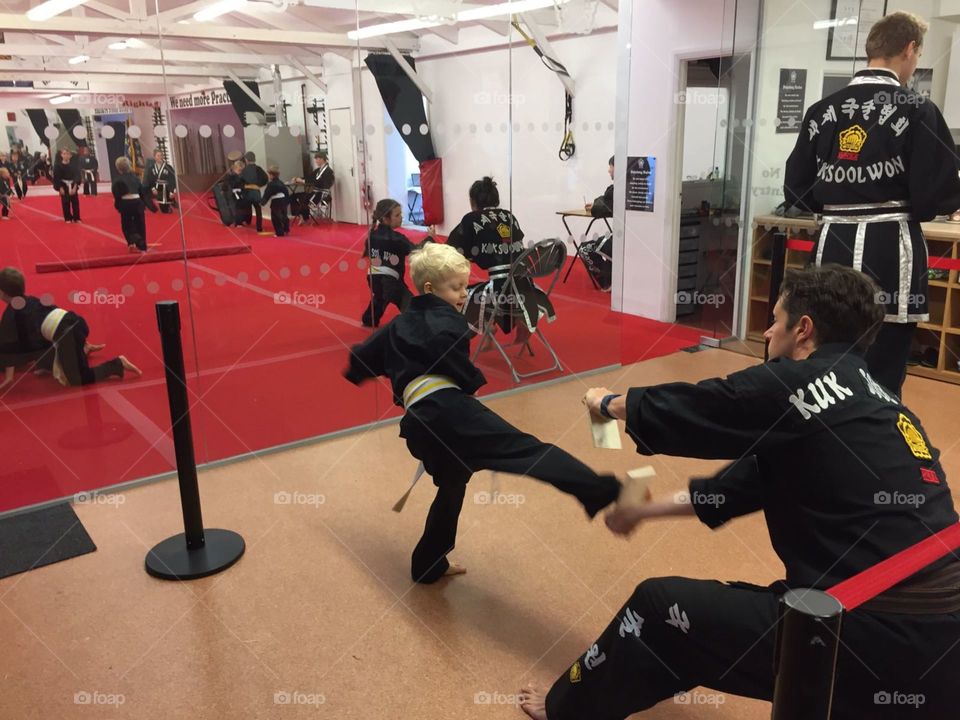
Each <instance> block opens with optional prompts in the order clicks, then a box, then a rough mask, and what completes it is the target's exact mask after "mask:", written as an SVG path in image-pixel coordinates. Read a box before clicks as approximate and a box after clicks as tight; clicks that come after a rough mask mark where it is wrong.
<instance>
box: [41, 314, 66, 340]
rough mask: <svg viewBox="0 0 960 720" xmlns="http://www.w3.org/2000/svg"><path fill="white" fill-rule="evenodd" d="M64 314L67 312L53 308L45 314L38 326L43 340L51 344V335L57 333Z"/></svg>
mask: <svg viewBox="0 0 960 720" xmlns="http://www.w3.org/2000/svg"><path fill="white" fill-rule="evenodd" d="M66 314H67V311H66V310H64V309H63V308H54V309H53V310H51V311H50V312H49V313H48V314H47V316H46V317H45V318H44V319H43V323H42V324H41V325H40V334H41V335H43V339H44V340H46V341H47V342H53V334H54V333H55V332H56V331H57V328H58V327H60V321H61V320H63V316H64V315H66Z"/></svg>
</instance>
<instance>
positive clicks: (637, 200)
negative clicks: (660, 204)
mask: <svg viewBox="0 0 960 720" xmlns="http://www.w3.org/2000/svg"><path fill="white" fill-rule="evenodd" d="M656 179H657V159H656V158H653V157H649V156H646V155H642V156H640V157H628V158H627V210H637V211H639V212H653V199H654V195H655V194H656V192H655V184H656Z"/></svg>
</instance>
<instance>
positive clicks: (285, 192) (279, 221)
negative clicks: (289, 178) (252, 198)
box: [261, 178, 290, 237]
mask: <svg viewBox="0 0 960 720" xmlns="http://www.w3.org/2000/svg"><path fill="white" fill-rule="evenodd" d="M267 203H270V222H272V223H273V230H274V233H275V234H276V236H277V237H283V236H284V235H289V234H290V213H289V209H290V188H288V187H287V185H286V183H284V182H283V181H282V180H281V179H280V178H273V179H272V180H271V181H270V182H268V183H267V187H266V188H264V191H263V200H262V201H261V204H262V205H266V204H267Z"/></svg>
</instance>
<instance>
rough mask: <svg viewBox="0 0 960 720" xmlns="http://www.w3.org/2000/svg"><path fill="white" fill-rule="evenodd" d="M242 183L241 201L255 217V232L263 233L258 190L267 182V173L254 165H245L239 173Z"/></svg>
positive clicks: (261, 209) (261, 210)
mask: <svg viewBox="0 0 960 720" xmlns="http://www.w3.org/2000/svg"><path fill="white" fill-rule="evenodd" d="M240 179H241V180H242V181H243V201H244V203H246V204H247V205H249V207H250V209H251V210H252V211H253V212H254V213H255V214H256V216H257V232H263V208H262V207H261V206H260V203H261V201H262V198H261V195H260V188H262V187H263V186H264V185H266V184H267V182H269V178H268V177H267V173H266V172H265V171H264V169H263V168H262V167H260V166H259V165H257V164H256V163H247V165H246V166H245V167H244V168H243V170H242V171H241V172H240Z"/></svg>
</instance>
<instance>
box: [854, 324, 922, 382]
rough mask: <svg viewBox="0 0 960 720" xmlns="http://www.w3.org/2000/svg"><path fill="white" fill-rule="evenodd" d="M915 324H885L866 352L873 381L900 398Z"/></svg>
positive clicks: (915, 327)
mask: <svg viewBox="0 0 960 720" xmlns="http://www.w3.org/2000/svg"><path fill="white" fill-rule="evenodd" d="M916 329H917V324H916V323H892V322H885V323H884V324H883V326H882V327H881V328H880V332H878V333H877V339H876V340H874V341H873V345H871V346H870V349H869V350H867V356H866V361H867V369H868V370H869V371H870V374H871V375H872V376H873V379H874V380H876V381H877V382H878V383H880V384H881V385H883V386H884V387H885V388H886V389H887V390H889V391H890V392H892V393H894V394H895V395H896V396H897V397H900V390H901V389H902V388H903V381H904V379H905V378H906V376H907V359H908V358H909V357H910V344H911V342H912V341H913V332H914V330H916Z"/></svg>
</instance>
